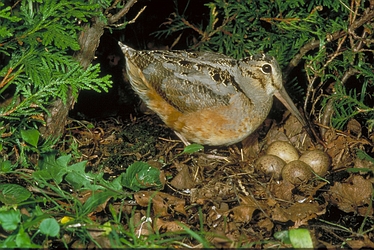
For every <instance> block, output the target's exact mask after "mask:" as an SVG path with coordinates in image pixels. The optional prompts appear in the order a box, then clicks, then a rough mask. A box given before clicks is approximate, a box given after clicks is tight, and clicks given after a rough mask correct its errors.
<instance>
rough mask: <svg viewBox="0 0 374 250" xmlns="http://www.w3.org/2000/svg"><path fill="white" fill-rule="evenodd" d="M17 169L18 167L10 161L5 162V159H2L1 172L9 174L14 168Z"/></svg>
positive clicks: (0, 160)
mask: <svg viewBox="0 0 374 250" xmlns="http://www.w3.org/2000/svg"><path fill="white" fill-rule="evenodd" d="M15 167H17V166H16V165H12V163H11V162H10V161H4V160H3V159H0V172H2V173H8V172H9V171H11V170H12V169H13V168H15Z"/></svg>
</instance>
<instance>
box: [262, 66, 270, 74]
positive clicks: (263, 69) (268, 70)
mask: <svg viewBox="0 0 374 250" xmlns="http://www.w3.org/2000/svg"><path fill="white" fill-rule="evenodd" d="M262 71H263V72H264V73H266V74H269V73H271V65H270V64H264V65H263V66H262Z"/></svg>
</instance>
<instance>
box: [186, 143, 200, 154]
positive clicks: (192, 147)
mask: <svg viewBox="0 0 374 250" xmlns="http://www.w3.org/2000/svg"><path fill="white" fill-rule="evenodd" d="M203 149H204V146H202V145H200V144H191V145H188V146H186V147H185V148H184V149H183V152H182V154H193V153H195V152H197V151H200V150H203Z"/></svg>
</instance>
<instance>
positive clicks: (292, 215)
mask: <svg viewBox="0 0 374 250" xmlns="http://www.w3.org/2000/svg"><path fill="white" fill-rule="evenodd" d="M324 213H325V205H320V204H318V203H317V202H308V203H295V204H293V205H292V206H290V207H288V208H283V207H280V206H276V207H275V208H274V209H273V212H272V214H271V217H272V219H273V220H275V221H281V222H287V221H293V222H297V223H298V225H302V224H305V223H306V222H307V221H309V220H311V219H314V218H316V217H317V216H318V215H321V214H324Z"/></svg>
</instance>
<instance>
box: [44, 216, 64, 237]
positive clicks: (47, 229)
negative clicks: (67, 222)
mask: <svg viewBox="0 0 374 250" xmlns="http://www.w3.org/2000/svg"><path fill="white" fill-rule="evenodd" d="M39 230H40V232H41V233H42V234H45V235H48V236H52V237H56V236H57V235H58V234H59V232H60V225H59V224H58V222H57V221H56V219H54V218H47V219H44V220H43V221H42V222H41V223H40V226H39Z"/></svg>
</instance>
